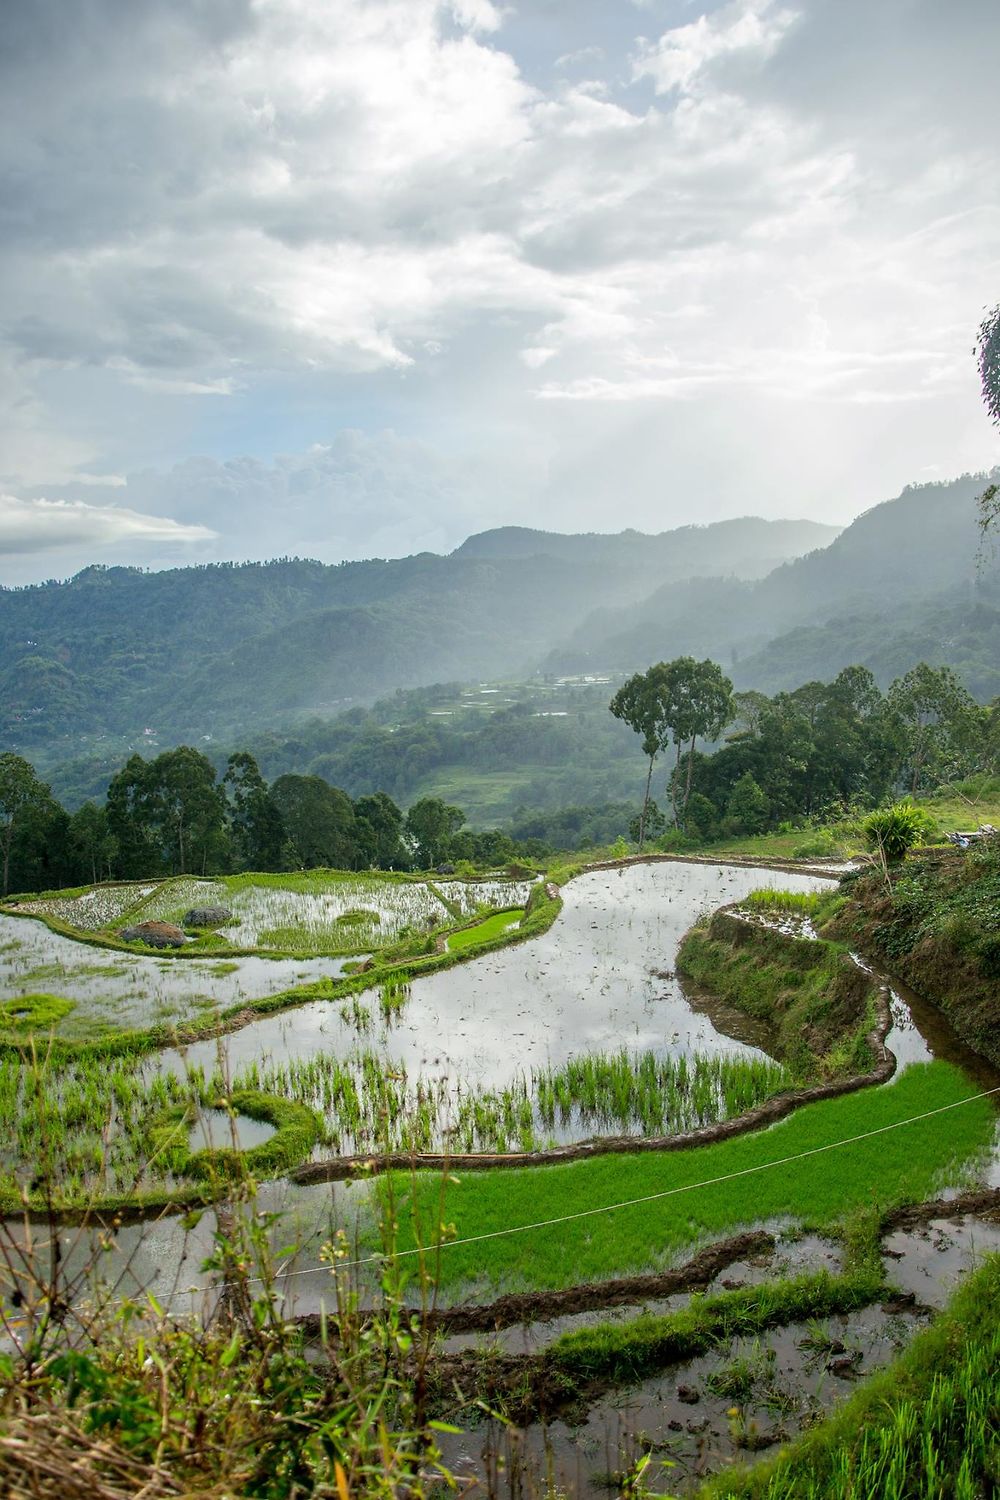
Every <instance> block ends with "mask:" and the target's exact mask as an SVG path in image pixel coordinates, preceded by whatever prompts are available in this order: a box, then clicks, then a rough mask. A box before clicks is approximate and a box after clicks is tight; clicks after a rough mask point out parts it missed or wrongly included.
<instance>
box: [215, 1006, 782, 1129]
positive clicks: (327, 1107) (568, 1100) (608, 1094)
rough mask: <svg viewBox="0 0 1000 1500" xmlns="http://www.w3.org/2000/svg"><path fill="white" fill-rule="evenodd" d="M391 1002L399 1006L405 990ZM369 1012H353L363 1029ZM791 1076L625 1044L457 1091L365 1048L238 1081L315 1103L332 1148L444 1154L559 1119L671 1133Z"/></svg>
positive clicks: (771, 1066) (746, 1062) (735, 1108)
mask: <svg viewBox="0 0 1000 1500" xmlns="http://www.w3.org/2000/svg"><path fill="white" fill-rule="evenodd" d="M385 989H386V986H383V994H382V996H381V998H380V1003H381V1005H382V1006H383V1008H384V1009H385V1008H387V999H386V996H385V994H384V991H385ZM394 1000H395V997H390V998H389V1001H388V1008H389V1009H391V1008H392V1006H393V1004H394ZM398 1003H402V1004H405V996H401V997H400V999H399V1002H398ZM367 1019H368V1017H367V1016H360V1015H359V1022H360V1029H362V1030H363V1029H364V1027H365V1024H366V1020H367ZM791 1081H792V1080H791V1076H790V1074H788V1073H787V1072H786V1070H785V1069H783V1068H781V1067H780V1066H779V1065H778V1064H776V1063H771V1062H768V1061H766V1060H761V1059H758V1058H745V1057H720V1056H703V1055H701V1054H698V1053H695V1054H693V1055H692V1056H690V1057H687V1056H683V1055H682V1056H681V1057H679V1058H672V1057H669V1056H662V1055H660V1054H658V1053H654V1052H642V1053H630V1052H627V1051H624V1050H623V1051H621V1052H618V1053H608V1054H602V1053H593V1054H587V1055H586V1056H584V1057H581V1058H578V1059H574V1060H571V1061H570V1062H569V1063H567V1064H565V1065H564V1066H563V1067H561V1068H543V1069H533V1070H532V1072H531V1075H530V1076H527V1075H524V1074H522V1075H521V1077H520V1078H518V1079H517V1080H516V1081H515V1082H514V1083H512V1084H510V1085H508V1086H507V1087H505V1088H498V1089H471V1090H463V1091H462V1092H461V1093H460V1094H459V1095H458V1096H457V1097H452V1095H451V1094H450V1092H449V1089H448V1086H447V1081H446V1080H441V1079H433V1078H431V1079H427V1078H424V1077H422V1076H420V1075H418V1076H417V1077H416V1078H415V1079H411V1078H410V1077H409V1076H408V1075H407V1072H406V1069H405V1068H401V1067H397V1068H395V1069H392V1070H390V1069H388V1068H387V1066H386V1061H385V1058H384V1056H382V1055H381V1054H379V1053H374V1052H362V1053H360V1054H358V1055H355V1056H354V1057H350V1058H346V1059H344V1058H338V1057H335V1056H333V1055H332V1054H329V1053H325V1054H321V1055H319V1056H316V1057H311V1058H308V1059H305V1058H293V1059H290V1060H289V1061H288V1062H285V1063H282V1064H272V1065H270V1066H260V1065H259V1064H257V1063H251V1064H250V1065H249V1066H248V1067H247V1068H246V1069H245V1070H244V1071H243V1072H242V1073H241V1074H240V1075H239V1076H238V1078H237V1080H236V1083H237V1085H238V1086H239V1087H243V1088H253V1089H263V1090H265V1091H267V1092H270V1093H274V1094H280V1095H282V1096H283V1097H285V1098H292V1099H295V1100H298V1101H299V1102H300V1103H303V1104H307V1105H308V1106H309V1107H310V1108H312V1109H315V1110H317V1111H318V1112H319V1113H320V1114H321V1115H322V1116H323V1119H324V1122H325V1126H326V1134H327V1140H328V1142H329V1143H330V1144H331V1145H333V1147H334V1149H335V1150H338V1151H340V1150H348V1149H349V1150H351V1151H354V1152H371V1151H378V1150H386V1149H388V1150H395V1151H435V1150H437V1151H442V1150H444V1148H445V1144H446V1143H449V1144H450V1147H451V1149H452V1150H453V1151H494V1152H506V1151H512V1150H519V1151H533V1150H536V1149H537V1148H538V1147H539V1146H543V1145H545V1144H546V1142H548V1141H551V1140H552V1139H553V1132H554V1131H555V1130H556V1128H557V1126H558V1127H560V1128H561V1130H562V1132H563V1138H566V1137H567V1136H568V1137H570V1138H572V1137H574V1136H576V1137H579V1136H583V1135H585V1134H588V1133H592V1132H593V1131H594V1130H595V1128H596V1129H597V1130H599V1131H600V1132H601V1133H603V1134H607V1133H609V1132H616V1133H624V1132H628V1131H642V1132H644V1133H646V1134H661V1133H667V1134H675V1133H679V1132H680V1131H684V1130H691V1129H695V1128H697V1127H698V1126H701V1125H708V1124H712V1123H714V1122H715V1121H717V1120H723V1119H728V1118H730V1117H732V1116H733V1115H738V1114H742V1113H743V1112H744V1111H746V1110H748V1109H752V1108H753V1107H754V1106H755V1105H757V1104H760V1103H761V1102H762V1101H763V1100H764V1099H767V1098H770V1097H771V1096H772V1095H773V1094H776V1093H780V1092H781V1091H782V1090H783V1089H786V1088H788V1087H790V1086H791ZM220 1086H221V1080H220Z"/></svg>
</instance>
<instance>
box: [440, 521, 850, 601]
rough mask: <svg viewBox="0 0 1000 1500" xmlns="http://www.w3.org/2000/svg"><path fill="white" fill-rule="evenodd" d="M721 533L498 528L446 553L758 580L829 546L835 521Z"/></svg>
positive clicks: (751, 524) (760, 524) (668, 577)
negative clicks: (791, 559) (650, 533)
mask: <svg viewBox="0 0 1000 1500" xmlns="http://www.w3.org/2000/svg"><path fill="white" fill-rule="evenodd" d="M724 525H725V532H724V534H723V533H722V532H721V531H720V529H719V528H718V527H716V526H681V527H678V528H677V529H676V530H675V531H664V532H660V533H659V535H656V536H647V535H646V534H645V533H644V532H642V531H621V532H618V533H617V534H616V535H613V536H606V535H604V534H603V533H600V532H593V531H591V532H583V533H579V534H575V535H568V536H567V535H563V534H562V533H560V532H555V531H535V530H533V529H532V528H531V527H528V526H499V527H497V528H496V529H495V530H493V531H481V532H479V533H477V535H475V536H470V537H468V538H467V539H466V540H465V541H464V542H463V543H462V545H461V546H460V547H458V548H456V550H455V552H454V553H452V556H453V557H464V558H470V557H475V558H488V559H492V560H494V561H495V560H497V559H499V558H506V559H513V558H528V557H552V558H560V559H561V560H562V561H564V562H596V563H600V564H602V565H603V566H605V567H607V566H609V565H614V566H624V567H628V568H633V569H638V570H639V573H640V574H641V575H642V576H646V575H648V574H649V573H653V574H654V575H655V578H656V583H657V584H663V583H669V582H672V581H673V580H675V579H680V578H715V577H724V576H727V575H734V576H735V577H737V578H763V577H764V576H765V574H767V573H770V572H771V571H772V570H773V569H774V568H776V567H779V566H780V565H781V563H783V562H785V561H786V560H787V559H788V558H789V557H800V556H802V555H803V554H804V553H806V552H811V551H813V550H815V549H816V548H818V547H826V546H829V544H830V542H832V541H833V540H834V538H835V537H836V536H837V535H838V533H839V531H840V527H838V526H824V525H822V524H821V523H820V522H818V521H783V522H781V530H780V532H778V531H775V530H774V529H773V528H774V523H773V522H767V521H761V520H759V519H758V518H756V517H754V516H744V517H741V518H740V519H738V520H735V521H726V522H725V523H724Z"/></svg>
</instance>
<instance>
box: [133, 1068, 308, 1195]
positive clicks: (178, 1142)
mask: <svg viewBox="0 0 1000 1500" xmlns="http://www.w3.org/2000/svg"><path fill="white" fill-rule="evenodd" d="M205 1102H207V1103H209V1104H211V1105H219V1106H220V1107H222V1108H228V1109H230V1110H231V1111H232V1113H233V1114H234V1115H246V1116H247V1117H248V1118H249V1119H251V1120H262V1121H264V1122H265V1123H266V1124H268V1125H273V1126H274V1132H275V1133H274V1135H272V1136H271V1137H270V1138H269V1139H268V1140H266V1141H261V1142H260V1144H259V1145H256V1146H251V1147H250V1148H249V1149H248V1150H245V1151H240V1150H237V1149H235V1148H234V1147H225V1146H224V1147H206V1148H204V1149H203V1150H200V1151H192V1150H191V1149H190V1148H189V1146H188V1140H187V1136H188V1125H189V1124H190V1122H191V1111H190V1108H189V1107H188V1106H185V1105H180V1106H176V1107H175V1108H174V1109H172V1110H170V1111H168V1113H167V1114H166V1115H165V1116H164V1117H163V1118H162V1119H161V1120H160V1121H159V1122H158V1123H157V1124H155V1125H154V1126H153V1127H152V1129H151V1130H150V1141H151V1145H152V1152H153V1154H159V1155H162V1156H163V1157H164V1159H165V1160H166V1161H167V1162H168V1164H169V1166H170V1169H171V1171H172V1172H174V1173H176V1174H179V1175H182V1176H186V1177H196V1178H202V1179H209V1180H212V1179H214V1178H220V1179H228V1180H233V1179H239V1178H242V1177H245V1176H246V1174H248V1173H250V1174H253V1175H259V1176H265V1177H268V1176H274V1175H275V1174H276V1173H278V1172H287V1171H290V1170H291V1168H292V1167H296V1166H298V1164H299V1163H300V1162H302V1161H304V1160H305V1158H306V1157H307V1156H308V1155H309V1153H310V1151H311V1150H312V1148H313V1146H314V1145H315V1144H316V1142H317V1141H318V1140H319V1138H320V1135H321V1133H322V1126H321V1123H320V1121H319V1119H318V1118H317V1116H316V1115H315V1114H314V1113H313V1111H312V1110H311V1109H307V1108H306V1107H305V1106H304V1105H302V1104H297V1103H295V1102H293V1101H291V1100H288V1099H282V1098H279V1097H278V1096H277V1095H275V1094H266V1093H262V1092H260V1091H259V1090H257V1089H235V1090H234V1091H233V1093H232V1094H231V1095H230V1096H229V1097H228V1098H226V1099H222V1100H220V1099H218V1098H217V1097H215V1096H213V1095H212V1094H211V1093H208V1094H206V1095H205Z"/></svg>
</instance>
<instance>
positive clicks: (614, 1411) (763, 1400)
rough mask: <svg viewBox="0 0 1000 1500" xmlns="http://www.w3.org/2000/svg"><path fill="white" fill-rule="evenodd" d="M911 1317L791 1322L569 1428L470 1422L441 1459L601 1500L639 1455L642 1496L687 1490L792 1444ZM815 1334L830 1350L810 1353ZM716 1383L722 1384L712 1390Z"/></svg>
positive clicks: (885, 1352)
mask: <svg viewBox="0 0 1000 1500" xmlns="http://www.w3.org/2000/svg"><path fill="white" fill-rule="evenodd" d="M921 1321H922V1320H921V1319H919V1318H917V1317H915V1316H913V1315H912V1314H911V1315H909V1316H902V1315H899V1314H894V1313H887V1312H883V1311H882V1310H881V1309H880V1308H878V1307H873V1308H866V1309H864V1310H862V1311H860V1312H857V1313H853V1314H851V1316H850V1317H847V1318H830V1319H827V1320H824V1322H823V1324H822V1330H820V1329H817V1328H814V1327H812V1326H807V1325H805V1324H795V1325H792V1326H791V1327H789V1328H786V1329H781V1330H779V1331H777V1332H774V1333H770V1334H768V1335H766V1336H764V1337H762V1338H759V1339H748V1338H741V1339H736V1340H734V1341H733V1343H732V1344H731V1345H730V1346H729V1347H728V1348H727V1349H726V1350H725V1351H720V1352H719V1353H712V1354H708V1355H703V1356H701V1357H700V1358H698V1359H694V1360H691V1361H689V1362H687V1363H685V1364H683V1365H681V1366H678V1367H675V1368H674V1369H671V1370H670V1371H668V1372H665V1373H664V1374H663V1375H660V1376H657V1377H654V1378H653V1379H650V1380H646V1381H643V1382H642V1383H641V1384H639V1385H636V1386H634V1387H632V1388H631V1389H628V1390H620V1389H619V1390H616V1391H615V1392H614V1394H613V1395H612V1396H609V1397H607V1398H605V1399H603V1400H601V1401H599V1402H598V1403H597V1404H596V1405H594V1406H593V1407H592V1408H591V1409H590V1410H589V1411H587V1412H586V1413H585V1414H583V1415H582V1418H581V1420H580V1421H578V1422H576V1423H574V1424H573V1425H570V1424H569V1423H568V1422H564V1421H556V1422H553V1423H551V1424H550V1425H549V1426H547V1427H543V1426H541V1425H538V1426H533V1427H529V1428H527V1429H514V1430H513V1431H509V1430H505V1429H502V1428H500V1426H499V1425H498V1424H496V1423H493V1422H487V1423H485V1424H482V1425H480V1426H475V1427H470V1428H469V1429H468V1430H467V1431H466V1432H465V1433H464V1434H463V1435H462V1436H461V1437H453V1438H445V1439H444V1449H445V1453H444V1456H445V1462H446V1463H447V1464H448V1466H449V1467H450V1468H451V1470H452V1471H453V1473H455V1475H456V1477H457V1478H458V1479H459V1480H462V1479H464V1480H466V1481H468V1480H471V1479H480V1480H482V1479H483V1478H484V1477H485V1476H486V1474H488V1473H489V1472H490V1471H491V1470H494V1469H495V1467H496V1464H497V1460H498V1459H502V1461H503V1466H504V1469H505V1470H506V1472H507V1473H508V1474H511V1475H515V1474H516V1475H517V1478H518V1481H519V1483H520V1486H521V1489H522V1492H523V1493H525V1494H533V1493H535V1492H536V1491H537V1493H538V1494H540V1495H541V1494H550V1493H553V1492H555V1493H557V1494H558V1493H562V1494H571V1495H573V1496H575V1497H579V1496H595V1497H597V1496H605V1497H606V1496H607V1494H608V1493H609V1490H610V1492H611V1493H620V1492H621V1489H620V1487H621V1483H622V1479H623V1477H624V1476H625V1475H626V1474H627V1473H628V1472H629V1470H631V1469H633V1467H634V1465H635V1464H636V1462H637V1460H639V1459H640V1458H641V1457H642V1456H643V1455H644V1454H646V1453H648V1454H650V1455H651V1462H650V1465H649V1467H648V1468H647V1469H646V1471H645V1473H644V1475H643V1480H644V1483H645V1484H646V1485H648V1487H649V1491H650V1492H652V1493H653V1494H662V1493H663V1492H664V1491H667V1492H669V1493H670V1494H672V1495H677V1494H688V1493H690V1492H691V1491H692V1490H694V1489H696V1488H697V1486H698V1485H699V1484H700V1482H701V1481H702V1480H703V1479H704V1478H705V1477H706V1476H707V1475H708V1474H711V1473H714V1472H717V1471H718V1470H720V1469H727V1468H731V1467H733V1466H734V1465H736V1464H740V1463H746V1464H749V1463H752V1462H754V1460H755V1459H756V1458H757V1457H759V1456H760V1455H761V1454H762V1453H763V1454H766V1453H767V1452H768V1451H774V1450H775V1449H776V1447H777V1446H778V1445H779V1444H782V1443H786V1442H787V1441H788V1440H789V1439H790V1438H793V1437H795V1436H796V1435H797V1433H798V1432H800V1431H802V1430H803V1429H804V1428H805V1427H807V1426H809V1425H811V1424H812V1423H813V1422H815V1421H816V1419H817V1418H818V1417H821V1416H822V1415H824V1413H826V1412H827V1411H829V1410H830V1409H831V1408H832V1407H833V1406H835V1405H836V1404H837V1403H838V1402H839V1401H842V1400H843V1399H844V1398H845V1397H846V1396H848V1395H849V1394H850V1392H851V1390H852V1388H853V1386H854V1383H855V1381H856V1380H857V1379H858V1378H859V1377H864V1376H865V1375H867V1374H870V1373H872V1372H873V1371H874V1370H876V1369H878V1368H879V1367H880V1366H882V1365H885V1364H887V1363H889V1362H890V1361H891V1360H892V1359H894V1358H895V1357H896V1355H897V1354H898V1353H899V1352H900V1351H901V1349H902V1348H903V1347H904V1346H905V1344H906V1342H907V1341H908V1339H909V1338H910V1337H911V1336H912V1333H913V1331H914V1329H915V1328H916V1327H918V1326H920V1323H921ZM817 1334H819V1335H820V1337H821V1338H825V1339H828V1340H829V1341H830V1344H832V1346H833V1349H832V1350H831V1349H830V1348H827V1349H823V1348H817V1347H814V1346H813V1344H812V1343H811V1342H810V1340H811V1339H813V1338H815V1337H816V1335H817ZM833 1350H838V1351H839V1350H842V1351H843V1352H842V1353H840V1352H833ZM837 1361H845V1362H846V1363H845V1364H844V1365H843V1366H842V1368H843V1370H844V1373H843V1374H842V1375H837V1374H835V1373H834V1372H833V1370H832V1369H831V1366H832V1365H833V1364H834V1363H835V1362H837ZM727 1374H728V1376H729V1378H730V1380H731V1381H733V1382H734V1383H733V1384H729V1382H726V1381H725V1377H726V1375H727ZM719 1380H722V1381H724V1382H725V1385H724V1388H723V1389H718V1388H714V1382H716V1381H719ZM743 1380H746V1381H747V1382H748V1384H747V1385H743V1383H742V1382H743ZM456 1425H457V1424H456ZM546 1479H547V1480H548V1482H549V1483H551V1485H552V1486H553V1489H552V1490H550V1489H548V1488H547V1486H546V1483H545V1482H544V1481H546ZM511 1492H512V1493H516V1492H517V1491H516V1489H515V1487H514V1485H511Z"/></svg>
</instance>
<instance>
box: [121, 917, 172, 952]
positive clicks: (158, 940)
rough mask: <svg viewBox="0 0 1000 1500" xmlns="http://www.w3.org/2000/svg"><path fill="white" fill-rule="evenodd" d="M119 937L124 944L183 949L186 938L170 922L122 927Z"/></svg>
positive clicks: (144, 923)
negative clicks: (144, 944) (143, 944)
mask: <svg viewBox="0 0 1000 1500" xmlns="http://www.w3.org/2000/svg"><path fill="white" fill-rule="evenodd" d="M119 936H120V937H121V938H122V939H123V940H124V941H125V942H126V943H146V944H147V946H148V947H150V948H183V947H184V944H185V943H186V942H187V938H186V937H185V936H184V934H183V932H181V930H180V928H179V927H175V926H174V924H173V923H172V922H137V923H136V925H135V926H134V927H123V928H122V930H121V932H120V934H119Z"/></svg>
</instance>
